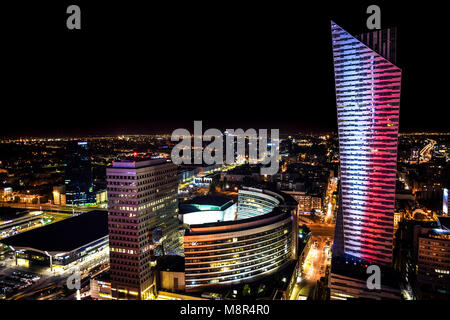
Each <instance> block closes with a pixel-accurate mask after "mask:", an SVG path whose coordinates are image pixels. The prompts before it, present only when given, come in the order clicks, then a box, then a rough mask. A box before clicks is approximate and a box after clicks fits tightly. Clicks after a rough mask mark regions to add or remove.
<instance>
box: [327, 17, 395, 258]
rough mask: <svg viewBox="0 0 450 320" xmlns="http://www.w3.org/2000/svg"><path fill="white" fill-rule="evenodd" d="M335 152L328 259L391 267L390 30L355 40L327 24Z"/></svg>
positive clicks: (392, 114) (392, 33)
mask: <svg viewBox="0 0 450 320" xmlns="http://www.w3.org/2000/svg"><path fill="white" fill-rule="evenodd" d="M331 29H332V44H333V58H334V74H335V87H336V104H337V118H338V133H339V153H340V171H341V174H340V206H339V212H338V218H337V223H336V235H335V244H334V251H335V252H334V255H339V256H340V257H345V258H350V259H353V260H356V261H360V262H364V261H365V262H369V263H375V264H378V265H382V266H390V265H391V264H392V246H393V230H394V206H395V184H396V170H397V141H398V128H399V111H400V84H401V75H402V71H401V69H400V68H399V67H397V66H396V65H395V63H396V44H395V43H396V42H395V41H396V30H395V29H385V30H376V31H373V32H369V33H366V34H363V35H360V36H359V37H354V36H352V35H350V34H349V33H348V32H347V31H345V30H344V29H342V28H341V27H339V26H338V25H337V24H336V23H334V22H331Z"/></svg>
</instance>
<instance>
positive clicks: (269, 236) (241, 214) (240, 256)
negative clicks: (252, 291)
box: [184, 188, 298, 292]
mask: <svg viewBox="0 0 450 320" xmlns="http://www.w3.org/2000/svg"><path fill="white" fill-rule="evenodd" d="M194 200H195V199H194ZM203 201H204V199H203ZM295 209H296V202H295V200H293V199H292V198H290V197H289V196H287V195H284V194H278V193H273V192H270V191H266V190H259V189H252V188H244V189H242V190H239V197H238V203H237V212H236V215H234V217H235V218H234V219H232V220H231V219H224V220H221V221H217V222H214V223H210V222H208V221H209V220H208V219H207V218H206V217H205V221H207V222H206V223H203V224H201V223H199V224H195V225H190V226H189V229H188V230H187V231H186V234H185V237H184V250H185V252H184V253H185V277H186V278H185V282H186V291H187V292H192V291H199V290H203V289H204V288H205V287H209V286H227V285H233V284H238V283H245V282H252V281H255V280H257V279H260V278H261V277H264V276H267V275H270V274H272V273H274V272H276V271H277V270H279V269H280V268H283V267H284V266H286V265H287V264H288V263H289V262H290V261H292V259H295V258H296V255H297V240H298V239H297V237H298V228H297V222H296V219H295V212H294V211H295ZM205 213H206V214H207V212H205ZM229 216H231V215H229ZM197 221H198V220H197Z"/></svg>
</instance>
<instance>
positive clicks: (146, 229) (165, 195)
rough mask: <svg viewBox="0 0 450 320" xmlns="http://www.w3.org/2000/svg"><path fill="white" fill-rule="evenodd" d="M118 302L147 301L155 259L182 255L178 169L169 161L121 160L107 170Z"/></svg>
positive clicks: (113, 275)
mask: <svg viewBox="0 0 450 320" xmlns="http://www.w3.org/2000/svg"><path fill="white" fill-rule="evenodd" d="M106 174H107V182H108V213H109V216H108V229H109V246H110V267H111V286H112V296H113V298H114V299H146V298H147V297H149V296H151V294H152V291H153V290H152V288H154V287H153V284H154V280H155V278H154V274H153V271H152V267H153V263H154V262H155V259H153V257H154V256H157V255H161V254H180V253H182V252H180V251H181V250H182V243H181V242H180V241H182V239H180V237H179V236H178V227H179V221H178V200H177V195H178V178H177V167H176V166H175V165H174V164H172V163H168V162H167V161H166V160H145V161H120V162H114V163H113V166H112V167H111V168H108V169H107V172H106Z"/></svg>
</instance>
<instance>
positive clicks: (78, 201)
mask: <svg viewBox="0 0 450 320" xmlns="http://www.w3.org/2000/svg"><path fill="white" fill-rule="evenodd" d="M65 184H66V203H67V204H69V205H83V204H86V203H95V201H96V200H95V193H94V179H93V175H92V166H91V159H90V157H89V150H88V143H87V142H86V141H70V142H69V143H68V144H67V154H66V176H65Z"/></svg>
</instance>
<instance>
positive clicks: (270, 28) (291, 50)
mask: <svg viewBox="0 0 450 320" xmlns="http://www.w3.org/2000/svg"><path fill="white" fill-rule="evenodd" d="M92 2H93V1H89V2H88V1H75V0H74V1H71V2H70V3H69V2H64V1H45V2H44V1H38V3H36V1H33V2H32V1H29V3H27V2H22V3H21V4H20V5H19V4H18V3H17V4H9V5H7V6H6V8H5V9H2V13H3V15H2V24H4V25H5V26H4V27H3V28H2V31H3V32H2V34H4V38H3V39H2V51H3V53H6V55H4V57H3V62H4V64H5V65H6V68H3V67H2V78H3V79H4V81H3V84H2V90H1V92H2V97H3V99H2V107H1V113H0V114H1V115H0V119H1V122H0V136H31V135H32V136H65V135H88V134H131V133H156V132H167V133H170V132H172V130H173V129H175V128H178V127H186V128H187V129H190V130H192V127H193V121H194V120H203V121H204V128H208V127H217V128H221V129H224V128H238V127H241V128H244V129H245V128H250V127H253V128H268V129H270V128H279V129H281V131H282V132H299V131H303V132H308V131H324V130H330V131H333V130H336V126H337V125H336V122H337V121H336V111H335V109H336V107H335V95H334V76H333V61H332V49H331V31H330V20H331V19H333V20H334V21H335V22H336V23H338V24H339V25H340V26H341V27H343V28H344V29H346V30H347V31H349V32H350V33H352V34H358V33H361V32H365V31H367V28H366V19H367V17H368V15H367V14H366V12H365V11H366V8H367V6H368V5H370V4H378V5H379V6H380V7H381V20H382V27H393V26H396V27H397V28H398V53H397V56H398V63H397V64H398V65H399V66H400V67H401V68H402V70H403V82H402V102H401V111H400V114H401V118H400V130H402V131H411V130H415V129H425V130H436V131H438V130H439V131H448V128H449V127H450V126H449V125H448V123H449V118H448V116H445V115H444V114H445V112H446V110H447V109H448V107H449V104H448V99H447V96H448V88H447V83H448V81H447V80H446V79H447V75H448V74H450V72H449V71H450V70H449V61H448V49H447V44H446V42H448V36H447V29H448V26H447V24H446V21H447V19H448V18H447V16H446V15H448V13H447V12H446V11H445V10H444V9H443V8H439V7H436V6H433V7H426V6H425V4H421V5H420V6H419V5H417V6H413V5H412V2H397V1H396V4H395V5H394V4H392V3H388V2H386V3H384V2H377V1H371V2H366V3H362V2H361V1H359V2H357V3H352V2H349V1H345V3H344V4H342V3H336V1H335V2H333V3H330V4H327V3H326V2H323V1H314V2H312V4H306V3H304V2H298V4H296V5H286V4H279V3H275V2H272V3H271V4H266V5H263V4H259V3H257V2H255V3H253V4H252V5H250V4H247V5H246V6H242V5H241V4H240V3H239V2H236V3H233V4H230V3H229V2H220V3H215V4H214V5H210V4H207V3H204V4H196V5H195V6H194V5H193V4H183V5H180V4H175V3H173V2H170V3H168V4H167V5H164V6H163V5H161V4H159V5H158V6H152V5H146V6H143V5H141V4H140V5H138V4H137V2H136V4H131V2H127V1H120V2H119V1H117V2H114V1H113V2H111V1H95V2H96V5H95V6H94V4H93V3H92ZM69 4H79V5H80V7H81V11H82V18H81V19H82V30H81V31H69V30H67V29H66V26H65V20H66V17H67V15H66V13H65V10H66V7H67V5H69Z"/></svg>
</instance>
